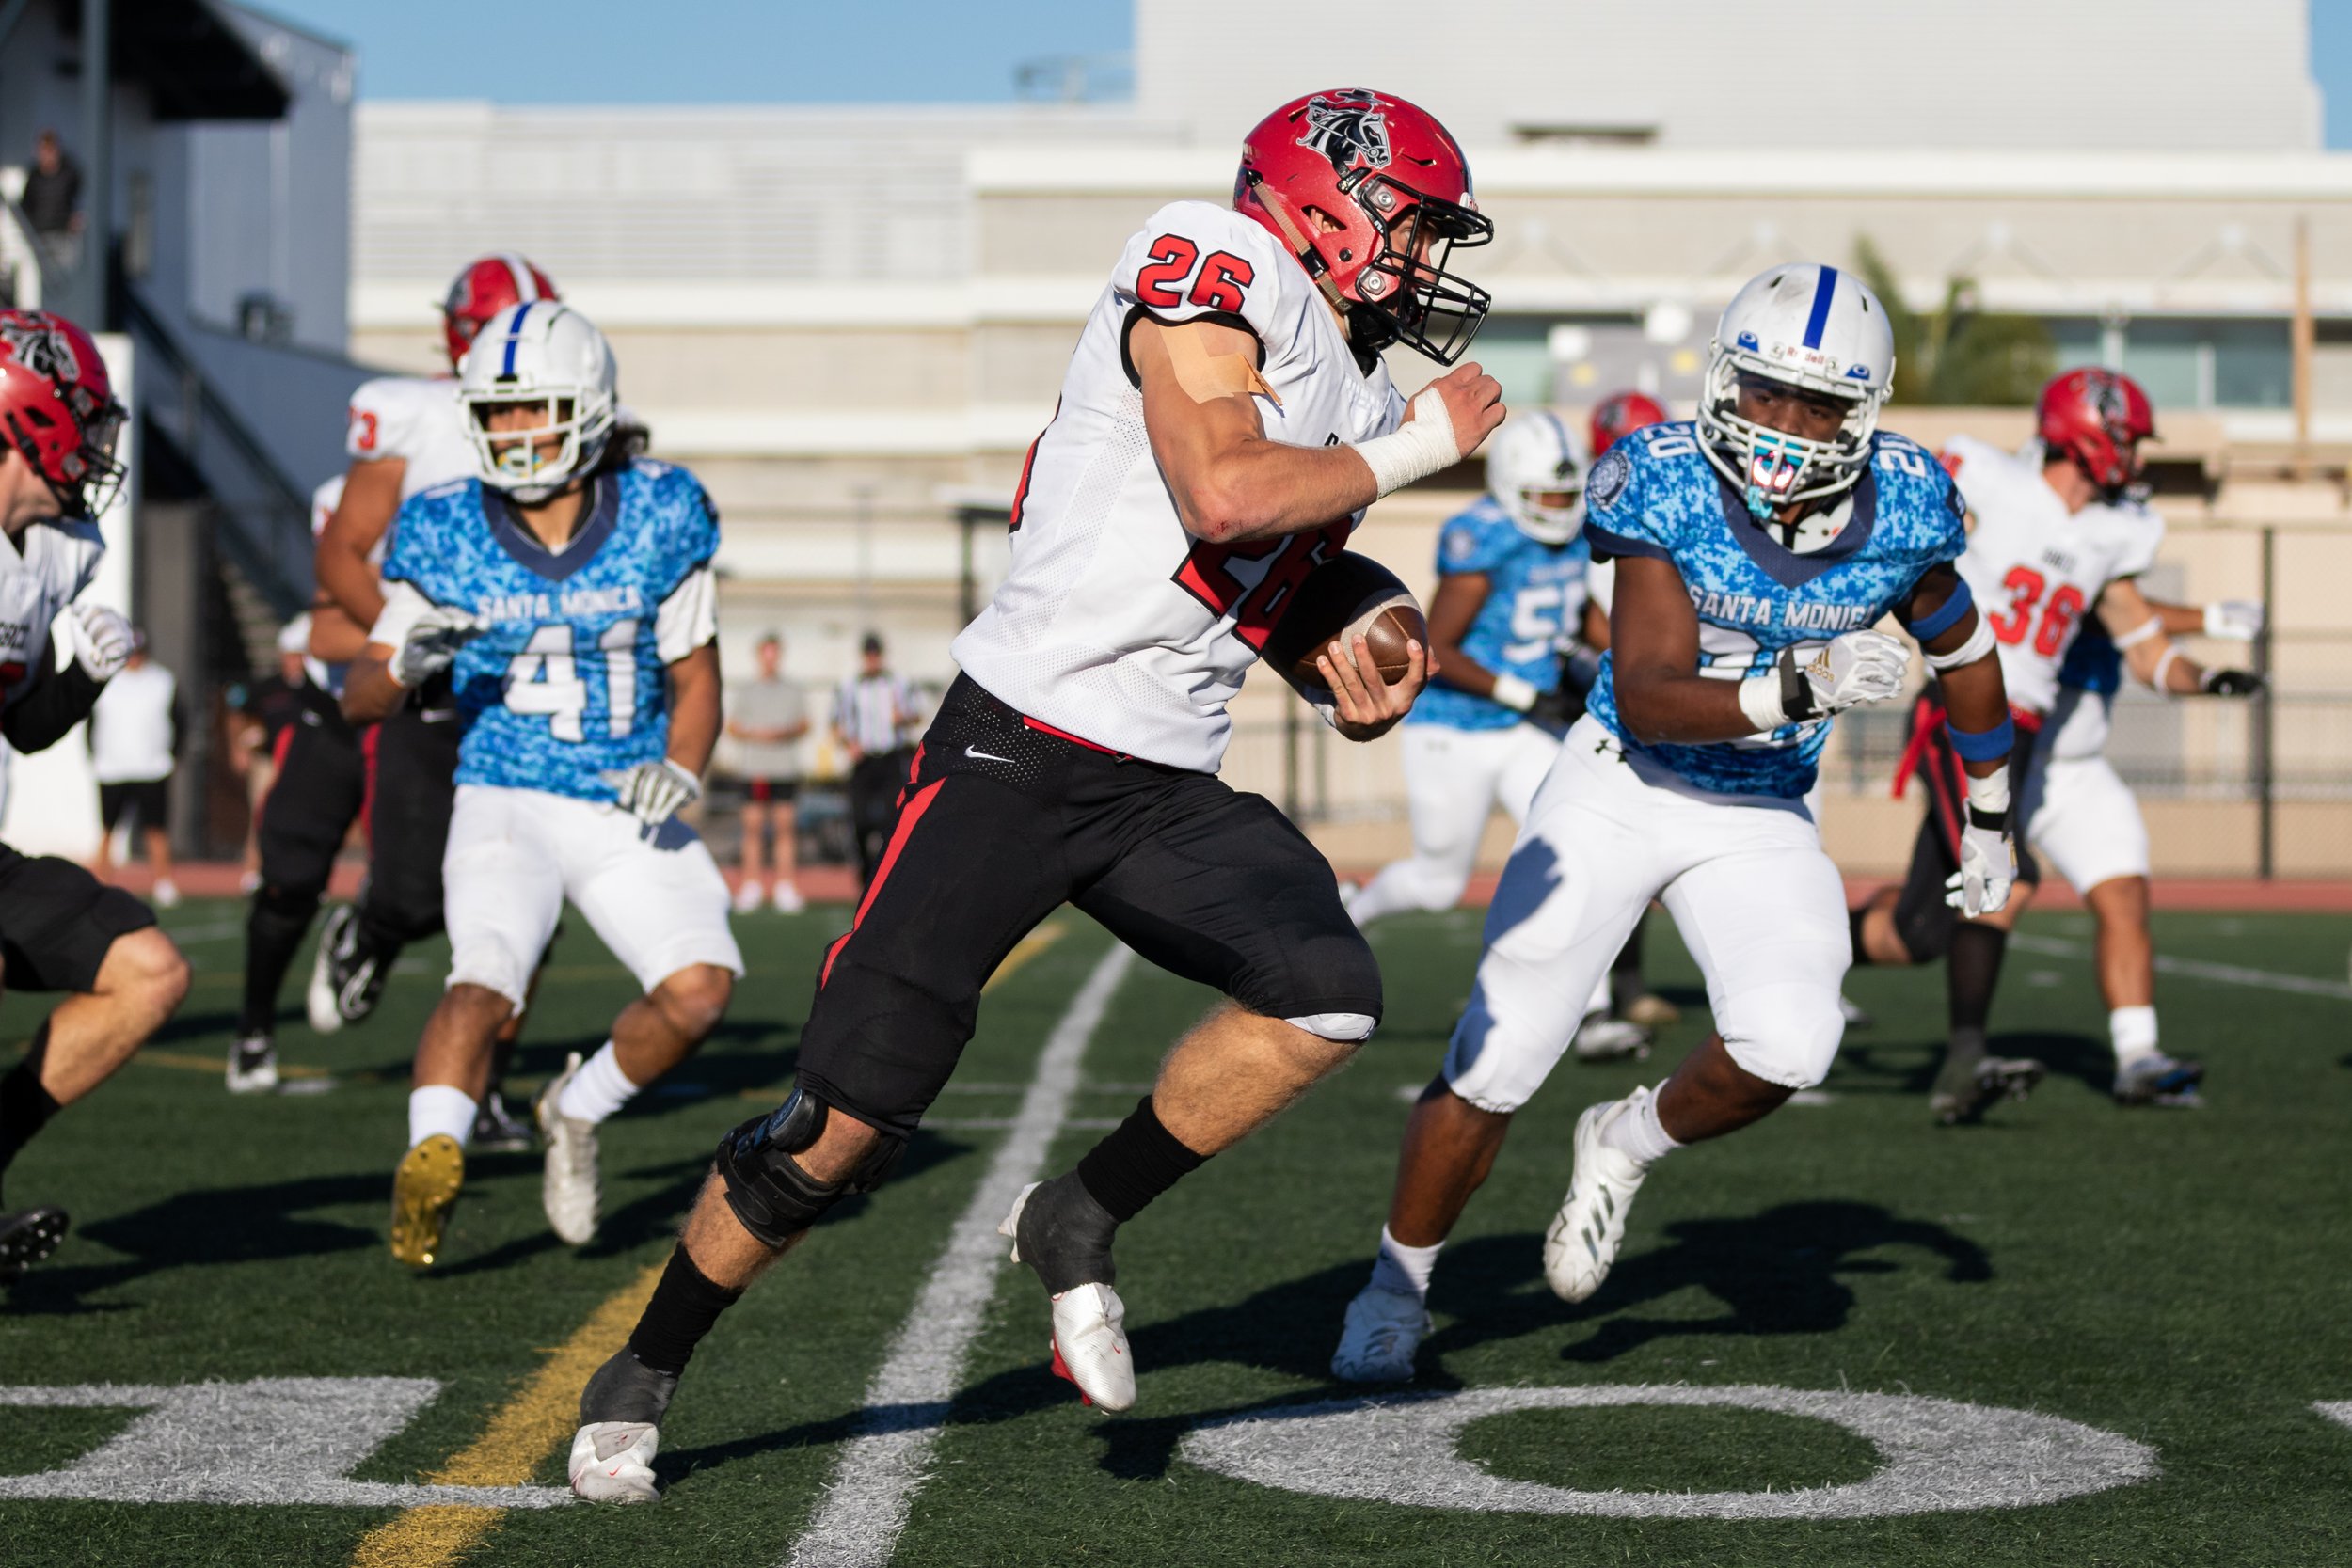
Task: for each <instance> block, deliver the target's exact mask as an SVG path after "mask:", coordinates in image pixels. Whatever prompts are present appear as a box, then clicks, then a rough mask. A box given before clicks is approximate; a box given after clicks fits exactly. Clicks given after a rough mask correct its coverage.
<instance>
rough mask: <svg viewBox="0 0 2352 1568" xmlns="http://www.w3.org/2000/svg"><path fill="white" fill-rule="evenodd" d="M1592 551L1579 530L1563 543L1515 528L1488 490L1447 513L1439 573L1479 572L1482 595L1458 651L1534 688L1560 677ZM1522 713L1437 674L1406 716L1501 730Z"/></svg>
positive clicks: (1412, 720)
mask: <svg viewBox="0 0 2352 1568" xmlns="http://www.w3.org/2000/svg"><path fill="white" fill-rule="evenodd" d="M1592 559H1593V554H1592V549H1591V547H1590V546H1587V545H1586V544H1585V543H1584V539H1583V536H1582V535H1581V534H1579V535H1578V536H1577V537H1576V538H1574V539H1572V540H1570V541H1568V543H1566V544H1565V545H1547V544H1544V543H1542V542H1541V541H1539V540H1534V539H1531V538H1529V537H1528V536H1527V535H1526V534H1524V533H1521V532H1520V531H1519V530H1518V525H1517V524H1515V523H1513V522H1512V521H1511V518H1510V515H1509V514H1507V513H1505V512H1504V511H1503V510H1502V507H1501V506H1500V505H1499V504H1497V503H1496V501H1495V499H1494V498H1493V497H1492V496H1482V497H1481V498H1479V499H1478V500H1477V501H1475V502H1474V503H1472V504H1471V505H1470V506H1469V507H1468V508H1466V509H1465V510H1463V511H1460V512H1457V513H1455V514H1454V515H1453V516H1451V517H1448V518H1447V519H1446V523H1445V528H1444V529H1443V530H1442V531H1440V532H1439V533H1438V578H1439V579H1440V580H1442V579H1444V578H1450V577H1454V576H1456V575H1458V574H1461V573H1465V572H1479V573H1484V574H1485V576H1486V603H1484V604H1482V605H1480V606H1479V607H1478V614H1477V615H1476V617H1475V618H1473V619H1472V620H1471V622H1470V630H1469V631H1467V632H1465V633H1464V634H1463V636H1462V652H1464V653H1466V654H1468V655H1469V656H1470V657H1472V658H1474V659H1476V660H1477V661H1478V662H1479V663H1480V664H1482V665H1484V666H1486V668H1487V669H1488V670H1490V671H1492V672H1493V673H1496V674H1498V675H1517V676H1518V677H1519V679H1521V680H1523V681H1525V682H1527V683H1528V685H1530V686H1532V687H1534V689H1536V690H1538V691H1549V690H1550V689H1552V688H1553V687H1555V686H1557V685H1559V684H1560V659H1561V655H1562V653H1563V651H1564V650H1565V648H1566V647H1567V645H1568V643H1569V642H1570V641H1573V640H1574V638H1575V637H1576V634H1577V630H1578V628H1580V627H1581V626H1582V625H1583V624H1584V599H1585V589H1584V574H1585V568H1586V567H1588V566H1590V565H1591V564H1592ZM1524 718H1525V715H1523V714H1519V713H1516V712H1514V711H1512V710H1511V709H1510V708H1507V707H1504V706H1503V705H1502V704H1501V703H1498V702H1496V701H1494V700H1493V699H1492V698H1488V697H1474V696H1472V695H1471V694H1470V693H1469V692H1467V691H1464V690H1462V689H1460V688H1458V687H1453V686H1448V685H1446V684H1445V683H1444V681H1442V680H1437V681H1432V682H1430V684H1429V686H1428V687H1427V688H1426V689H1424V690H1423V691H1422V694H1421V699H1420V701H1418V702H1416V703H1415V704H1414V705H1413V706H1412V709H1411V711H1410V712H1408V713H1406V715H1405V721H1406V723H1408V724H1445V725H1448V726H1450V727H1452V728H1454V729H1457V730H1507V729H1509V728H1510V727H1511V726H1512V725H1514V724H1517V723H1518V722H1520V721H1522V720H1523V719H1524Z"/></svg>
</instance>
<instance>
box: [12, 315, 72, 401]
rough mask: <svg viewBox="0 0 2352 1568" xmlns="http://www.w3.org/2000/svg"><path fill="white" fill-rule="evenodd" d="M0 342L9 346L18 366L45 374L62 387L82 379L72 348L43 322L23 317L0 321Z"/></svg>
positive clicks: (38, 373) (63, 337)
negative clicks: (4, 342)
mask: <svg viewBox="0 0 2352 1568" xmlns="http://www.w3.org/2000/svg"><path fill="white" fill-rule="evenodd" d="M0 341H6V342H7V343H8V352H9V354H11V355H13V356H15V358H16V361H17V363H19V364H21V365H23V366H24V368H25V369H26V370H28V371H30V372H33V373H34V374H35V375H45V376H47V377H48V378H49V379H50V380H52V381H55V382H57V383H59V384H61V385H70V384H72V383H73V382H76V381H79V380H81V379H82V362H81V361H80V360H79V359H77V358H75V357H74V356H73V345H72V343H71V342H69V341H66V335H65V334H64V333H62V332H60V331H58V330H57V329H56V327H55V326H52V325H49V323H47V322H46V321H40V320H33V319H28V318H26V317H24V316H17V317H15V318H14V319H13V320H8V321H0Z"/></svg>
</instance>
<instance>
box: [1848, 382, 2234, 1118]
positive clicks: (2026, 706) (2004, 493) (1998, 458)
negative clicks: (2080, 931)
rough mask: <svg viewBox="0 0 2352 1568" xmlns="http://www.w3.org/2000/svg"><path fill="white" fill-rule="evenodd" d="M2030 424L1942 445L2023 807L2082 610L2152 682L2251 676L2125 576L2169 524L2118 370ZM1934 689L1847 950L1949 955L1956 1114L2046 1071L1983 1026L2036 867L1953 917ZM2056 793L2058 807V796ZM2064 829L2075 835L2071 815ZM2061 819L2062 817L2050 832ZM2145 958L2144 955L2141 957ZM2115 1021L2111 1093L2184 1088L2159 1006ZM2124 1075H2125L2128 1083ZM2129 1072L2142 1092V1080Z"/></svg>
mask: <svg viewBox="0 0 2352 1568" xmlns="http://www.w3.org/2000/svg"><path fill="white" fill-rule="evenodd" d="M2035 425H2036V440H2035V442H2034V444H2033V446H2032V447H2031V448H2029V449H2028V451H2026V454H2025V455H2023V456H2017V455H2012V454H2011V453H2009V452H2006V451H2001V450H2000V449H1998V448H1996V447H1994V446H1991V445H1989V444H1987V443H1985V442H1982V441H1978V440H1973V439H1971V438H1969V437H1967V436H1955V437H1953V439H1952V440H1951V441H1950V442H1948V443H1947V446H1946V449H1945V452H1944V464H1945V466H1946V467H1947V468H1949V469H1950V470H1951V472H1952V475H1953V477H1954V479H1955V480H1956V481H1957V482H1958V483H1959V485H1960V492H1961V495H1962V496H1963V498H1964V499H1966V501H1967V503H1968V510H1969V514H1970V516H1971V517H1972V518H1973V520H1974V528H1973V529H1972V531H1971V532H1970V534H1969V538H1968V550H1967V553H1966V554H1965V555H1963V557H1962V558H1961V562H1960V570H1961V575H1962V576H1963V578H1966V579H1967V581H1968V584H1969V586H1970V587H1971V588H1972V589H1974V590H1975V592H1976V594H1977V597H1978V598H1979V601H1981V602H1982V604H1983V605H1984V606H1985V625H1986V626H1987V627H1988V628H1989V630H1990V634H1991V636H1992V638H1993V639H1994V642H1995V645H1996V646H1997V648H1998V650H1999V654H2000V660H2001V672H2002V678H2003V681H2004V684H2005V686H2006V689H2007V690H2008V692H2009V698H2010V705H2011V706H2012V709H2013V711H2014V713H2015V716H2016V730H2017V734H2018V736H2019V741H2018V749H2017V755H2018V760H2019V762H2020V764H2021V766H2020V768H2019V773H2020V775H2021V776H2020V778H2019V780H2018V782H2017V788H2018V794H2019V801H2020V804H2021V805H2039V804H2040V803H2041V797H2040V794H2039V792H2037V791H2035V790H2034V789H2033V788H2032V787H2031V786H2032V784H2033V775H2034V774H2035V773H2036V772H2038V770H2039V768H2040V767H2041V765H2042V763H2043V762H2046V761H2047V760H2048V758H2049V753H2048V752H2037V750H2036V746H2035V741H2036V737H2037V736H2039V734H2040V732H2041V731H2042V729H2043V728H2044V726H2045V721H2046V720H2047V718H2048V716H2049V714H2050V712H2051V710H2052V707H2053V705H2055V704H2056V703H2057V701H2058V693H2059V689H2060V671H2061V669H2062V668H2063V666H2064V664H2065V661H2066V657H2067V654H2068V652H2069V651H2070V650H2071V649H2072V648H2073V646H2074V641H2075V639H2076V637H2077V636H2078V634H2079V633H2080V632H2081V630H2082V627H2083V622H2084V618H2085V617H2086V616H2090V615H2095V616H2096V617H2097V619H2098V621H2099V624H2100V625H2101V626H2104V627H2105V628H2106V632H2107V634H2108V635H2109V636H2110V637H2112V638H2113V639H2114V641H2115V645H2116V647H2117V649H2118V650H2119V651H2121V652H2122V654H2123V656H2124V657H2125V659H2126V661H2127V662H2129V664H2130V665H2131V667H2132V671H2133V673H2135V674H2136V675H2137V676H2138V677H2139V678H2140V679H2141V680H2143V681H2146V682H2147V683H2148V684H2149V685H2151V686H2153V687H2154V688H2155V689H2157V690H2158V691H2164V692H2170V693H2174V694H2179V695H2187V694H2190V693H2194V692H2201V691H2211V692H2217V693H2224V694H2243V693H2245V692H2249V691H2252V690H2253V689H2256V688H2257V687H2258V686H2259V682H2258V681H2256V680H2255V679H2254V677H2252V676H2251V675H2249V674H2248V673H2244V672H2241V671H2225V670H2217V671H2212V672H2207V671H2205V670H2204V669H2202V668H2201V667H2200V666H2199V665H2197V664H2195V663H2193V662H2191V661H2190V660H2188V659H2185V658H2184V657H2181V655H2180V653H2179V651H2178V650H2176V649H2174V648H2173V647H2172V646H2171V644H2170V642H2169V640H2168V639H2167V638H2166V636H2165V626H2164V619H2163V616H2162V615H2161V614H2160V613H2159V612H2158V610H2157V609H2156V607H2155V606H2153V605H2152V604H2150V603H2149V601H2148V599H2147V598H2146V597H2145V596H2144V595H2143V594H2141V593H2140V591H2139V588H2138V585H2137V583H2136V582H2135V581H2134V579H2135V578H2137V577H2138V576H2139V575H2140V574H2141V573H2143V572H2145V571H2147V570H2148V569H2149V568H2150V567H2151V566H2153V565H2154V564H2155V559H2156V550H2157V547H2158V546H2160V545H2161V544H2162V543H2163V541H2164V521H2163V519H2162V518H2161V517H2159V516H2157V515H2156V514H2155V513H2153V511H2151V510H2149V508H2148V507H2147V506H2146V505H2145V504H2144V503H2142V502H2141V501H2140V500H2139V499H2137V495H2136V494H2135V489H2136V486H2137V484H2138V483H2139V479H2140V458H2139V443H2140V442H2142V441H2146V440H2150V439H2153V437H2154V436H2155V417H2154V413H2153V409H2152V408H2151V406H2150V404H2149V402H2148V396H2147V394H2146V393H2145V392H2143V391H2141V390H2140V388H2139V387H2138V385H2137V383H2135V382H2134V381H2132V380H2131V379H2130V378H2129V377H2128V376H2124V375H2121V374H2118V373H2117V372H2113V371H2106V370H2096V369H2092V370H2078V371H2069V372H2066V373H2065V374H2064V375H2061V376H2059V377H2058V378H2057V379H2056V380H2055V381H2052V382H2051V383H2050V384H2049V386H2047V387H2045V388H2042V397H2041V400H2040V404H2039V406H2038V408H2037V410H2036V414H2035ZM1940 685H1941V683H1939V685H1938V686H1937V687H1931V688H1930V689H1929V690H1928V692H1927V693H1926V694H1925V695H1923V696H1922V697H1921V698H1920V699H1919V702H1918V705H1917V708H1916V709H1915V712H1914V714H1913V721H1912V722H1913V729H1912V744H1911V750H1910V752H1909V753H1908V755H1907V756H1906V758H1905V764H1904V767H1903V768H1902V769H1901V771H1900V773H1899V783H1898V790H1900V787H1901V784H1900V781H1901V780H1906V779H1908V778H1909V777H1912V776H1916V777H1917V778H1919V779H1920V780H1921V781H1922V782H1924V783H1925V784H1926V785H1927V789H1928V802H1929V805H1928V814H1927V816H1926V818H1925V819H1924V820H1923V821H1922V822H1921V823H1920V825H1919V837H1918V842H1917V845H1916V846H1915V849H1914V851H1913V854H1912V861H1911V875H1910V877H1909V879H1907V880H1906V881H1905V883H1904V884H1903V885H1902V886H1901V887H1899V888H1895V887H1890V888H1884V889H1882V890H1880V892H1879V893H1878V894H1877V895H1874V896H1873V897H1872V898H1871V899H1870V901H1869V902H1868V903H1867V904H1866V905H1865V906H1864V907H1863V908H1862V910H1860V911H1857V912H1856V914H1855V916H1854V959H1855V961H1856V962H1858V963H1877V964H1906V963H1913V964H1915V963H1930V962H1932V961H1934V960H1935V959H1936V958H1943V959H1944V960H1945V974H1946V986H1947V993H1948V999H1949V1003H1948V1005H1949V1009H1950V1013H1949V1018H1950V1041H1949V1044H1948V1045H1947V1049H1946V1052H1945V1057H1944V1064H1943V1067H1942V1069H1940V1070H1939V1071H1938V1072H1937V1074H1936V1079H1935V1084H1934V1086H1933V1088H1932V1089H1931V1092H1930V1096H1929V1109H1930V1110H1931V1113H1932V1114H1933V1115H1934V1117H1935V1118H1936V1119H1937V1120H1938V1121H1940V1122H1944V1123H1946V1124H1950V1123H1954V1122H1961V1121H1968V1120H1972V1119H1974V1118H1976V1117H1979V1116H1980V1115H1981V1114H1982V1113H1983V1111H1984V1110H1985V1108H1986V1107H1987V1106H1989V1105H1991V1104H1992V1103H1993V1102H1994V1101H1997V1100H1999V1099H2001V1098H2003V1097H2004V1096H2012V1097H2013V1096H2020V1095H2023V1094H2024V1093H2026V1091H2027V1090H2029V1089H2030V1088H2031V1087H2032V1086H2033V1085H2034V1084H2035V1083H2036V1082H2038V1081H2039V1080H2040V1079H2041V1077H2042V1064H2041V1063H2039V1062H2036V1061H2032V1060H2029V1059H2025V1058H2008V1057H1999V1056H1994V1055H1992V1054H1990V1053H1988V1051H1987V1042H1986V1035H1985V1025H1986V1022H1987V1020H1988V1019H1989V1018H1990V1017H1991V1014H1992V1010H1993V993H1994V986H1995V983H1996V982H1997V981H1998V980H1999V978H2000V973H2001V959H2002V957H2003V955H2004V952H2005V950H2006V948H2007V945H2008V941H2009V933H2010V929H2011V928H2012V927H2014V926H2015V925H2016V923H2017V917H2018V916H2019V914H2021V913H2022V912H2024V910H2025V907H2026V902H2027V900H2028V898H2030V896H2031V892H2032V888H2033V886H2034V884H2035V883H2036V882H2037V881H2038V880H2039V879H2040V872H2039V869H2038V868H2037V867H2036V866H2035V864H2034V863H2033V862H2032V860H2031V859H2030V858H2028V859H2027V861H2026V863H2025V865H2024V866H2023V867H2022V876H2023V879H2024V882H2025V884H2026V885H2025V886H2024V887H2023V888H2021V889H2020V890H2019V892H2020V896H2018V897H2016V898H2014V899H2012V900H2010V904H2009V906H2008V907H2007V908H2006V909H2004V910H2000V911H1992V912H1989V913H1988V914H1987V915H1986V916H1985V917H1983V918H1981V919H1978V918H1969V919H1963V918H1961V917H1960V915H1959V913H1958V912H1956V911H1954V910H1953V909H1952V907H1951V906H1950V904H1949V902H1948V901H1947V898H1946V897H1945V896H1944V895H1943V890H1944V889H1945V887H1946V885H1947V881H1948V879H1950V878H1951V877H1953V876H1954V875H1956V874H1957V873H1958V872H1959V871H1960V869H1961V865H1960V859H1959V856H1960V853H1961V846H1960V835H1961V833H1962V832H1963V824H1962V813H1963V810H1964V807H1963V802H1962V801H1961V800H1960V796H1961V794H1962V793H1963V792H1962V791H1961V789H1960V788H1959V785H1958V780H1957V768H1956V766H1955V757H1954V753H1953V750H1952V746H1951V744H1950V742H1949V741H1948V740H1947V729H1948V725H1947V720H1946V715H1945V709H1946V706H1947V704H1946V703H1945V701H1944V693H1943V691H1942V690H1941V689H1940ZM2101 739H2102V741H2103V742H2104V736H2102V737H2101ZM2075 782H2077V783H2079V779H2076V780H2075ZM2056 803H2057V804H2058V806H2060V808H2061V809H2062V808H2063V807H2064V805H2065V804H2066V802H2065V801H2064V800H2062V799H2061V800H2058V801H2057V802H2056ZM2022 821H2023V819H2022V818H2021V825H2022ZM2074 826H2075V827H2076V829H2077V830H2078V831H2079V828H2080V826H2081V818H2080V815H2079V814H2076V820H2075V823H2074ZM2066 827H2067V824H2065V823H2063V822H2061V823H2060V824H2058V828H2059V832H2060V834H2061V836H2063V834H2064V832H2065V830H2066ZM2044 836H2045V837H2046V834H2045V835H2044ZM2027 839H2028V842H2031V841H2032V834H2031V832H2030V830H2029V829H2028V830H2027ZM2143 854H2144V851H2143ZM2119 895H2120V894H2119ZM2108 896H2110V897H2112V896H2118V895H2108ZM2119 912H2120V911H2119ZM2142 924H2144V921H2143V922H2142ZM2149 961H2150V964H2151V966H2153V955H2152V956H2151V958H2150V960H2149ZM2150 973H2151V981H2150V986H2151V989H2150V991H2149V994H2148V995H2146V996H2141V997H2139V998H2138V1001H2139V1002H2140V1003H2147V1002H2149V1001H2151V1000H2152V998H2153V967H2152V968H2151V972H2150ZM2131 989H2134V990H2137V988H2131ZM2110 1023H2111V1025H2112V1026H2113V1027H2114V1028H2115V1029H2116V1030H2117V1034H2116V1051H2117V1058H2118V1080H2117V1085H2116V1094H2117V1098H2119V1099H2122V1100H2125V1101H2130V1102H2137V1101H2140V1100H2143V1099H2149V1098H2157V1097H2178V1096H2180V1095H2182V1094H2185V1093H2186V1092H2188V1091H2190V1090H2193V1089H2194V1088H2195V1086H2196V1084H2197V1080H2198V1078H2199V1077H2200V1076H2201V1069H2199V1068H2198V1067H2197V1066H2196V1064H2194V1063H2186V1062H2176V1061H2173V1060H2171V1059H2170V1058H2169V1057H2166V1056H2165V1055H2163V1053H2160V1052H2158V1051H2157V1050H2156V1049H2155V1044H2156V1038H2155V1014H2154V1010H2153V1006H2149V1007H2146V1008H2145V1009H2144V1010H2142V1009H2141V1008H2140V1007H2138V1006H2133V1007H2131V1008H2130V1010H2127V1011H2125V1012H2124V1014H2123V1016H2122V1018H2120V1019H2118V1018H2116V1017H2114V1016H2113V1015H2110ZM2127 1069H2128V1071H2127ZM2126 1076H2129V1077H2130V1078H2131V1079H2133V1080H2135V1081H2136V1083H2135V1084H2127V1083H2126V1082H2125V1078H2126ZM2139 1082H2144V1085H2146V1086H2147V1091H2148V1092H2147V1093H2145V1094H2143V1093H2141V1092H2140V1089H2139V1087H2137V1086H2136V1084H2137V1083H2139Z"/></svg>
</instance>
